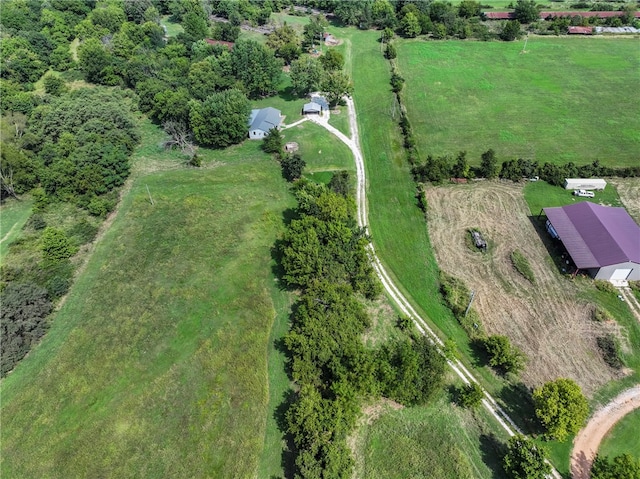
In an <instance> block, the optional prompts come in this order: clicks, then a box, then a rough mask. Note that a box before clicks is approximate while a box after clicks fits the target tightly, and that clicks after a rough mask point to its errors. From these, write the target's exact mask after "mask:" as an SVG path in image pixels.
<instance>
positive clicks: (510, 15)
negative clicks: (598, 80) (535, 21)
mask: <svg viewBox="0 0 640 479" xmlns="http://www.w3.org/2000/svg"><path fill="white" fill-rule="evenodd" d="M623 14H624V12H540V18H542V19H547V18H556V17H576V16H579V17H598V18H611V17H620V16H622V15H623ZM484 15H485V17H486V18H487V20H514V19H515V18H516V15H515V13H514V12H484ZM634 17H635V18H640V12H635V13H634Z"/></svg>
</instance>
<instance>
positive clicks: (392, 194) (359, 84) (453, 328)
mask: <svg viewBox="0 0 640 479" xmlns="http://www.w3.org/2000/svg"><path fill="white" fill-rule="evenodd" d="M340 34H341V35H342V36H343V37H345V38H346V41H347V42H349V44H350V45H352V46H351V53H350V55H349V58H350V64H351V65H352V68H353V69H352V71H351V75H352V76H353V80H354V85H355V91H354V95H353V97H354V101H355V105H356V110H357V113H358V127H359V130H360V139H361V146H362V150H363V154H364V157H365V169H366V175H367V184H368V193H367V195H368V207H369V231H370V233H371V237H372V240H373V243H374V245H375V247H376V251H377V253H378V256H379V257H380V260H381V261H382V262H383V263H384V265H385V267H386V268H387V271H388V272H389V274H390V275H391V276H393V277H394V279H395V282H396V284H397V285H398V287H399V288H400V289H401V290H402V291H403V292H404V293H405V294H406V295H407V296H408V298H409V299H410V301H412V303H413V305H414V307H415V308H416V309H417V310H418V311H419V312H421V314H422V316H423V317H425V318H427V320H428V321H429V322H430V323H431V325H432V326H433V327H434V328H435V330H436V332H437V333H438V332H439V334H440V336H441V337H442V338H443V339H447V338H452V339H453V340H454V341H455V342H456V343H457V345H458V347H459V349H460V350H461V352H462V353H463V361H464V362H465V363H467V364H469V365H470V363H471V362H472V360H471V359H470V358H471V355H472V354H471V350H470V347H469V342H468V338H467V336H466V334H465V333H464V332H463V330H462V328H461V327H460V326H459V325H458V323H457V321H456V320H455V318H454V317H453V315H452V314H451V311H450V310H449V309H448V308H447V307H446V306H445V305H444V303H443V302H442V300H441V296H440V292H439V283H438V273H439V270H438V265H437V264H436V260H435V257H434V255H433V250H432V248H431V244H430V241H429V235H428V231H427V226H426V223H425V218H424V214H423V213H422V211H420V209H419V208H418V206H417V201H416V197H415V191H416V189H415V184H414V182H413V179H412V177H411V172H410V167H409V165H408V163H407V161H406V159H405V154H404V150H403V148H402V136H401V134H400V129H399V127H398V126H397V125H398V120H399V117H398V115H399V108H398V106H397V105H394V101H395V100H394V96H393V94H392V92H391V88H390V86H389V78H390V73H389V65H388V61H387V60H385V59H384V57H383V54H382V52H381V50H380V45H379V43H378V41H377V40H378V38H379V32H375V31H358V30H356V29H344V30H341V32H340ZM478 373H479V375H481V376H482V377H483V378H484V379H485V384H484V385H485V387H488V388H489V389H490V390H491V392H496V391H498V390H499V389H500V387H501V384H500V381H499V380H498V379H497V378H496V376H495V375H494V374H493V373H492V372H491V371H490V370H489V369H488V368H480V369H478Z"/></svg>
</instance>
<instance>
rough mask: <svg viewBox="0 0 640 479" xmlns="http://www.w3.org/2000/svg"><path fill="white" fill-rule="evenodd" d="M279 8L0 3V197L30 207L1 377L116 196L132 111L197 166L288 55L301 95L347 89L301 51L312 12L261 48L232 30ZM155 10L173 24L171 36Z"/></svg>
mask: <svg viewBox="0 0 640 479" xmlns="http://www.w3.org/2000/svg"><path fill="white" fill-rule="evenodd" d="M285 6H290V4H289V3H286V4H285V3H279V2H273V3H272V2H223V1H205V2H201V1H199V0H184V1H183V0H174V1H159V0H158V1H152V0H135V1H133V0H105V1H84V0H52V1H51V2H46V3H45V2H40V1H37V0H9V1H5V2H3V3H2V15H1V18H0V26H1V28H2V37H1V39H0V55H1V56H2V58H3V64H2V69H1V70H0V109H1V112H2V137H1V148H0V149H1V158H0V182H1V183H0V192H1V195H2V200H5V199H9V198H14V199H15V200H20V199H22V198H24V197H25V195H26V196H27V197H29V198H30V199H31V200H32V201H33V205H34V206H33V210H32V216H31V217H30V219H29V220H28V222H27V224H26V226H25V228H24V234H22V235H21V238H20V239H19V240H18V241H16V242H14V244H13V245H12V247H11V248H10V254H9V255H8V256H7V258H6V259H5V260H4V261H3V265H2V269H1V272H0V290H1V293H0V294H2V301H3V306H4V307H3V311H2V330H3V339H4V340H3V347H2V374H6V372H8V371H10V370H11V369H12V368H13V366H14V365H15V363H16V362H17V361H18V360H19V359H20V358H22V357H23V356H24V355H25V354H26V352H27V351H28V350H29V348H30V347H31V345H33V344H35V342H37V340H38V338H40V337H41V336H42V334H43V333H44V331H45V330H46V329H47V325H48V323H47V321H46V319H45V318H46V317H47V315H48V314H49V312H50V311H51V310H52V308H53V307H54V305H55V303H56V302H57V301H58V299H59V298H60V297H62V296H63V295H64V294H65V293H66V291H67V290H68V288H69V286H70V284H71V280H72V277H73V272H74V270H75V268H76V266H77V260H75V259H74V256H75V254H76V252H78V251H79V250H81V247H82V245H84V244H86V243H88V242H90V241H91V240H92V239H93V237H94V236H95V234H96V232H97V230H98V227H99V225H100V223H101V221H102V220H103V219H104V218H105V217H106V215H107V214H108V213H110V212H111V211H113V209H114V208H115V206H116V205H117V202H118V197H119V188H120V187H122V185H123V184H124V182H125V181H126V179H127V177H128V175H129V173H130V169H131V165H130V163H129V157H130V155H131V153H132V151H133V149H134V148H135V146H136V144H137V143H138V141H139V133H138V132H137V123H138V119H139V118H140V116H141V115H146V116H148V117H149V118H150V119H151V120H152V121H154V122H155V123H157V124H158V125H159V126H160V127H162V128H163V129H164V131H165V132H166V134H167V137H166V141H165V146H166V147H167V148H179V149H180V150H181V151H182V152H183V153H184V156H185V162H186V163H187V164H190V165H193V166H197V165H198V164H199V159H198V157H197V155H196V151H197V147H198V146H199V145H201V146H204V147H213V148H225V147H227V146H229V145H232V144H236V143H239V142H241V141H243V140H244V139H245V138H246V136H247V122H248V118H249V114H250V110H251V107H250V101H251V100H254V99H259V98H264V97H267V96H270V95H273V94H275V93H276V91H277V89H278V87H279V85H280V82H281V77H282V67H283V65H284V64H285V63H293V66H292V69H293V72H292V74H291V76H292V81H293V83H294V84H295V85H296V88H295V91H296V93H297V94H299V95H301V96H304V95H306V94H307V93H309V92H310V91H314V90H324V91H326V93H327V95H328V96H329V97H330V98H332V99H333V100H334V101H337V100H338V99H339V98H340V97H341V96H342V95H343V94H344V93H347V92H348V91H349V90H350V88H351V82H350V80H349V78H348V76H346V75H345V74H344V73H343V72H342V64H343V60H342V57H341V56H340V55H339V54H337V55H336V54H329V55H327V56H326V57H327V58H321V59H315V58H313V59H310V58H309V57H308V56H305V57H304V58H300V57H301V55H302V52H303V48H308V47H309V45H312V44H313V43H314V42H317V41H318V40H319V39H321V38H322V32H323V31H324V27H325V26H326V21H324V20H323V19H322V17H314V19H313V21H312V22H311V23H310V25H309V26H307V27H305V29H304V32H303V34H302V35H301V34H299V33H298V32H297V31H294V30H293V29H292V28H291V27H288V26H287V25H282V26H280V27H279V28H276V29H274V31H272V33H271V34H270V35H269V37H268V39H267V42H266V45H265V44H262V43H258V42H256V41H252V40H241V39H240V40H239V39H238V36H239V34H240V24H241V23H243V22H245V23H246V22H251V23H253V24H260V23H265V22H266V21H267V20H268V18H269V15H270V14H271V12H272V11H275V10H278V9H280V8H284V7H285ZM162 16H164V17H165V18H169V19H170V21H172V22H174V23H179V24H180V25H181V26H182V27H183V31H182V32H181V33H179V34H178V35H177V36H176V37H171V38H169V37H168V36H167V35H166V33H165V30H164V28H163V27H162V26H161V24H160V19H161V18H162ZM216 17H217V18H218V19H222V20H223V21H219V22H216V21H213V20H212V19H213V18H216ZM224 42H227V43H224ZM229 42H231V43H229ZM50 243H51V244H50ZM52 249H53V250H56V249H57V250H56V252H55V254H49V253H48V252H49V251H51V250H52ZM16 291H22V292H23V293H24V294H17V293H15V292H16ZM26 292H28V294H27V293H26Z"/></svg>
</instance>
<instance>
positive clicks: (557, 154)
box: [398, 37, 640, 166]
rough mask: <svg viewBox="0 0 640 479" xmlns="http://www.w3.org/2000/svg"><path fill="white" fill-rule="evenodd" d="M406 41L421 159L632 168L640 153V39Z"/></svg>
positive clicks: (404, 56)
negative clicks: (484, 157) (489, 156)
mask: <svg viewBox="0 0 640 479" xmlns="http://www.w3.org/2000/svg"><path fill="white" fill-rule="evenodd" d="M523 43H524V41H519V42H489V43H486V42H460V41H448V42H434V41H432V42H421V41H399V42H398V64H399V69H400V72H401V74H402V75H403V76H404V78H405V79H406V87H405V91H404V92H403V95H404V97H405V98H406V99H407V101H406V104H407V109H408V113H409V119H410V120H411V124H412V126H413V128H414V131H415V137H416V140H417V142H418V148H419V150H420V153H421V155H422V156H426V155H427V154H444V153H448V154H452V155H455V154H457V152H458V151H460V150H466V151H467V152H468V158H469V160H470V161H471V162H473V163H476V164H479V162H480V155H481V154H482V152H484V151H486V150H488V149H489V148H493V149H494V150H495V151H496V154H497V157H498V158H499V159H500V161H504V160H508V159H513V158H518V157H522V158H529V159H534V160H537V161H539V162H546V161H549V162H552V163H565V162H567V161H573V162H574V163H576V164H585V163H591V162H593V161H594V160H599V161H600V162H601V163H602V164H606V165H610V166H632V165H636V164H637V162H638V151H640V134H639V133H638V132H639V131H640V116H638V111H639V108H640V102H639V100H638V96H637V94H636V93H637V91H638V89H639V88H640V77H638V75H637V72H638V69H639V68H640V56H639V55H638V47H639V46H640V44H639V42H638V39H637V38H636V39H622V38H618V39H610V38H540V37H535V38H530V39H529V41H528V43H527V47H526V51H527V53H521V51H522V49H523Z"/></svg>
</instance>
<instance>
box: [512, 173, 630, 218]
mask: <svg viewBox="0 0 640 479" xmlns="http://www.w3.org/2000/svg"><path fill="white" fill-rule="evenodd" d="M594 193H595V197H594V198H583V197H580V196H574V195H573V191H571V190H565V189H564V188H562V187H561V186H553V185H550V184H549V183H547V182H546V181H534V182H529V183H527V185H526V186H525V188H524V198H525V200H526V202H527V204H528V205H529V210H530V211H531V214H532V215H533V216H538V213H540V210H541V209H542V208H551V207H555V206H566V205H571V204H573V203H581V202H583V201H590V202H592V203H598V204H601V205H605V206H623V205H622V202H621V201H620V197H619V196H618V192H617V191H616V189H615V188H614V187H613V186H612V185H607V186H606V187H605V189H604V190H602V191H595V192H594Z"/></svg>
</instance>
